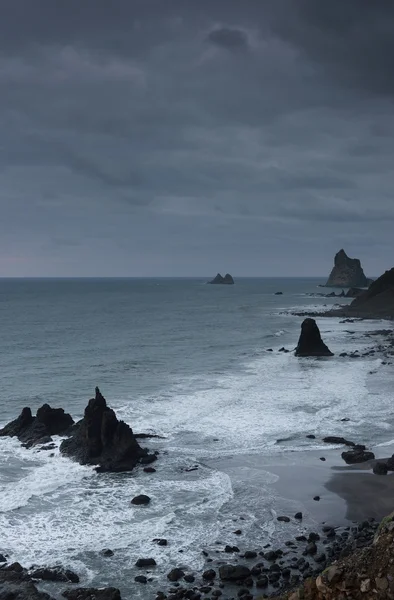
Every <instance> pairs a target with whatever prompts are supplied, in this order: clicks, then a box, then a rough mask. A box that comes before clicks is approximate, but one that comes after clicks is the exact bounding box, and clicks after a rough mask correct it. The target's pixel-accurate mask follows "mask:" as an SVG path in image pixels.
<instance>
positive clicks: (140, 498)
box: [131, 494, 150, 506]
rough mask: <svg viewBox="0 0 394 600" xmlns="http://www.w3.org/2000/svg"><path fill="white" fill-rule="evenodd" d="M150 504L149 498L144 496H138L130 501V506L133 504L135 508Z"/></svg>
mask: <svg viewBox="0 0 394 600" xmlns="http://www.w3.org/2000/svg"><path fill="white" fill-rule="evenodd" d="M149 502H150V498H149V496H145V494H140V495H139V496H136V497H135V498H133V499H132V501H131V504H135V505H136V506H140V505H143V506H146V505H147V504H149Z"/></svg>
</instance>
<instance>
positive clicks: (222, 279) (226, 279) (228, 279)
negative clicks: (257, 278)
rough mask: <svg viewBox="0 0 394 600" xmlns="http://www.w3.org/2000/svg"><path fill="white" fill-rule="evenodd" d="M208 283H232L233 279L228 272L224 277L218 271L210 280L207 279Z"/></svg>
mask: <svg viewBox="0 0 394 600" xmlns="http://www.w3.org/2000/svg"><path fill="white" fill-rule="evenodd" d="M208 283H212V284H222V285H234V279H233V278H232V276H231V275H230V273H226V275H225V276H224V277H222V275H221V274H220V273H218V274H217V275H216V277H215V279H212V281H208Z"/></svg>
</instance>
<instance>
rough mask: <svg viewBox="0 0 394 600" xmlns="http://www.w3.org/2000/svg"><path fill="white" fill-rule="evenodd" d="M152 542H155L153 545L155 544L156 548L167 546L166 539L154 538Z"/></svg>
mask: <svg viewBox="0 0 394 600" xmlns="http://www.w3.org/2000/svg"><path fill="white" fill-rule="evenodd" d="M153 541H154V542H155V543H156V544H157V545H158V546H167V545H168V542H167V540H166V539H164V538H155V539H154V540H153Z"/></svg>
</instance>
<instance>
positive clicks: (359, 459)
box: [341, 446, 375, 465]
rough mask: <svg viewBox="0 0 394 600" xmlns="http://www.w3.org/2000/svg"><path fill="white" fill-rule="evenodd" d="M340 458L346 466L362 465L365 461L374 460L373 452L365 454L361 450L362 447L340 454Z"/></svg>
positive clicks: (365, 452) (364, 451)
mask: <svg viewBox="0 0 394 600" xmlns="http://www.w3.org/2000/svg"><path fill="white" fill-rule="evenodd" d="M341 456H342V458H343V460H344V461H345V463H346V464H347V465H354V464H357V463H363V462H366V461H367V460H373V459H374V458H375V455H374V453H373V452H367V451H366V450H365V449H364V450H363V449H362V447H360V448H358V447H357V446H355V447H354V448H353V449H352V450H348V451H347V452H342V454H341Z"/></svg>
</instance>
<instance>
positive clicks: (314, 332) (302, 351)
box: [295, 319, 334, 356]
mask: <svg viewBox="0 0 394 600" xmlns="http://www.w3.org/2000/svg"><path fill="white" fill-rule="evenodd" d="M295 355H296V356H334V355H333V353H332V352H331V351H330V350H329V349H328V348H327V346H326V345H325V343H324V342H323V340H322V339H321V335H320V331H319V328H318V326H317V325H316V321H315V320H314V319H305V320H304V321H303V323H302V325H301V335H300V339H299V340H298V345H297V348H296V351H295Z"/></svg>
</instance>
